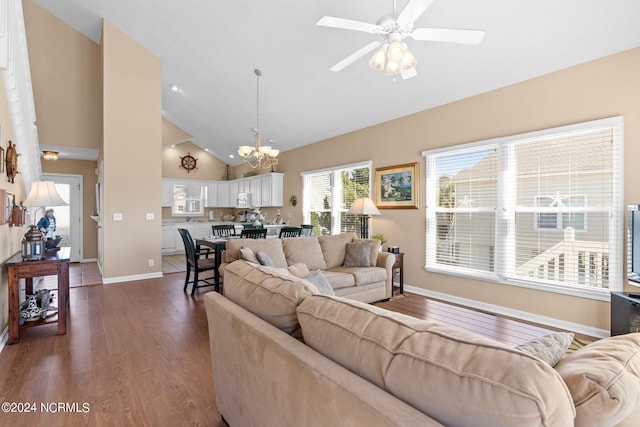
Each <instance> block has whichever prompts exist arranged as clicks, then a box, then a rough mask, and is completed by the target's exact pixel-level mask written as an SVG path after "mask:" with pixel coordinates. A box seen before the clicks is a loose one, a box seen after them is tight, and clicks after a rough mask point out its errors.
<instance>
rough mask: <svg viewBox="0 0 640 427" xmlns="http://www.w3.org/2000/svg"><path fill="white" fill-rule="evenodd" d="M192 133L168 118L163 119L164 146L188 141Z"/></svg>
mask: <svg viewBox="0 0 640 427" xmlns="http://www.w3.org/2000/svg"><path fill="white" fill-rule="evenodd" d="M189 138H191V135H189V134H188V133H186V132H185V131H183V130H182V129H180V128H179V127H178V126H176V125H174V124H173V123H171V122H170V121H169V120H167V119H164V118H163V119H162V148H166V147H168V146H170V145H173V144H177V143H179V142H183V141H186V140H187V139H189Z"/></svg>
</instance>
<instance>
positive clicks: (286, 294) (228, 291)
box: [224, 260, 318, 335]
mask: <svg viewBox="0 0 640 427" xmlns="http://www.w3.org/2000/svg"><path fill="white" fill-rule="evenodd" d="M317 293H318V290H317V289H316V288H315V287H314V286H313V285H311V284H310V283H308V282H306V281H304V280H303V279H300V278H297V277H294V276H292V275H290V274H288V273H287V272H286V270H285V272H283V271H279V270H277V269H276V268H274V267H267V266H261V265H256V264H251V263H249V262H247V261H243V260H238V261H234V262H232V263H231V264H229V265H228V266H227V268H226V271H225V274H224V296H225V297H227V298H228V299H230V300H231V301H233V302H234V303H236V304H238V305H239V306H241V307H243V308H244V309H246V310H248V311H250V312H251V313H253V314H255V315H256V316H258V317H260V318H261V319H263V320H265V321H267V322H269V323H271V324H272V325H273V326H275V327H277V328H279V329H281V330H283V331H284V332H286V333H288V334H292V335H295V333H296V332H297V331H298V329H299V327H300V325H299V323H298V316H297V314H296V307H297V306H298V305H299V304H300V303H301V302H302V301H303V300H304V299H305V298H307V297H309V296H311V295H314V294H317Z"/></svg>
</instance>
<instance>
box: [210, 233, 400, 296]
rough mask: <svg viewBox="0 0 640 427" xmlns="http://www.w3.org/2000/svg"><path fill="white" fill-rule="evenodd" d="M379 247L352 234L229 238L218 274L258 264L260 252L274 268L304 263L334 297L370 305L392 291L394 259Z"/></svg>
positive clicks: (374, 242)
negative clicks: (244, 264) (235, 266)
mask: <svg viewBox="0 0 640 427" xmlns="http://www.w3.org/2000/svg"><path fill="white" fill-rule="evenodd" d="M364 247H366V248H368V249H366V254H363V253H362V249H364ZM379 248H380V241H379V240H376V239H360V238H357V237H356V235H355V233H342V234H338V235H331V236H320V237H315V236H314V237H292V238H283V239H230V240H229V241H228V242H227V247H226V250H225V251H224V252H223V257H224V258H223V262H222V264H221V266H220V272H221V274H222V276H223V277H224V276H225V270H226V266H227V265H228V264H229V263H231V262H233V261H235V260H237V259H244V260H245V261H246V260H248V261H253V262H254V263H258V262H259V261H258V259H257V258H255V255H256V254H257V253H259V252H261V253H263V254H266V256H267V257H268V259H269V261H271V264H272V265H273V266H274V267H277V268H288V267H292V266H295V265H296V264H303V265H304V266H305V267H306V268H307V269H308V270H309V271H311V272H314V271H318V270H320V271H322V275H323V277H325V278H326V279H327V280H328V282H329V284H330V285H331V287H332V289H333V293H335V295H338V296H342V297H347V298H350V299H355V300H358V301H362V302H366V303H371V302H375V301H380V300H384V299H388V298H390V297H391V295H392V291H393V287H392V286H393V285H392V279H393V277H392V267H393V264H394V262H395V257H394V256H393V255H392V254H390V253H388V252H380V251H379ZM243 249H248V250H249V251H243ZM247 252H248V254H247ZM354 254H355V255H360V256H355V255H354ZM350 255H354V256H350ZM362 255H366V256H364V257H363V256H362ZM348 261H352V262H348ZM225 280H226V279H225Z"/></svg>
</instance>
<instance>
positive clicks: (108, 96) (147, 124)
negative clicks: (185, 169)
mask: <svg viewBox="0 0 640 427" xmlns="http://www.w3.org/2000/svg"><path fill="white" fill-rule="evenodd" d="M102 62H103V63H102V72H103V125H104V128H103V141H102V144H103V146H102V160H103V168H104V169H103V182H102V190H103V197H104V206H103V211H104V213H103V214H102V227H103V228H102V242H101V243H102V244H101V246H102V247H101V248H99V249H98V250H99V251H102V254H101V255H102V256H101V258H102V260H103V265H102V275H103V281H104V282H105V283H112V282H117V281H127V280H137V279H143V278H151V277H159V276H161V275H162V271H161V264H162V262H161V246H162V245H161V207H160V205H161V178H162V153H161V140H162V117H161V108H162V105H161V67H160V60H159V59H158V58H157V57H156V56H154V55H153V54H152V53H151V52H149V51H148V50H146V49H145V48H144V47H142V46H141V45H140V44H138V43H137V42H136V41H134V40H133V39H131V38H130V37H129V36H127V35H126V34H124V33H123V32H122V31H120V30H119V29H118V28H117V27H116V26H114V25H113V24H112V23H110V22H108V21H106V20H105V21H104V22H103V27H102ZM148 214H150V215H148ZM150 216H153V219H148V218H149V217H150Z"/></svg>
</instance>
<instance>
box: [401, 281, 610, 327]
mask: <svg viewBox="0 0 640 427" xmlns="http://www.w3.org/2000/svg"><path fill="white" fill-rule="evenodd" d="M404 289H405V290H407V291H408V292H412V293H414V294H419V295H423V296H426V297H431V298H435V299H439V300H442V301H448V302H451V303H455V304H460V305H464V306H467V307H470V308H474V309H478V310H483V311H487V312H489V313H495V314H500V315H502V316H508V317H513V318H515V319H520V320H525V321H527V322H533V323H537V324H540V325H545V326H551V327H553V328H558V329H563V330H566V331H571V332H577V333H579V334H583V335H588V336H590V337H597V338H606V337H608V336H610V335H611V333H610V331H608V330H606V329H599V328H594V327H592V326H587V325H582V324H580V323H574V322H567V321H565V320H560V319H555V318H553V317H547V316H541V315H538V314H533V313H529V312H527V311H521V310H514V309H512V308H507V307H502V306H500V305H494V304H488V303H486V302H482V301H476V300H472V299H469V298H462V297H457V296H455V295H449V294H444V293H441V292H435V291H430V290H428V289H423V288H417V287H415V286H407V285H404Z"/></svg>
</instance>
